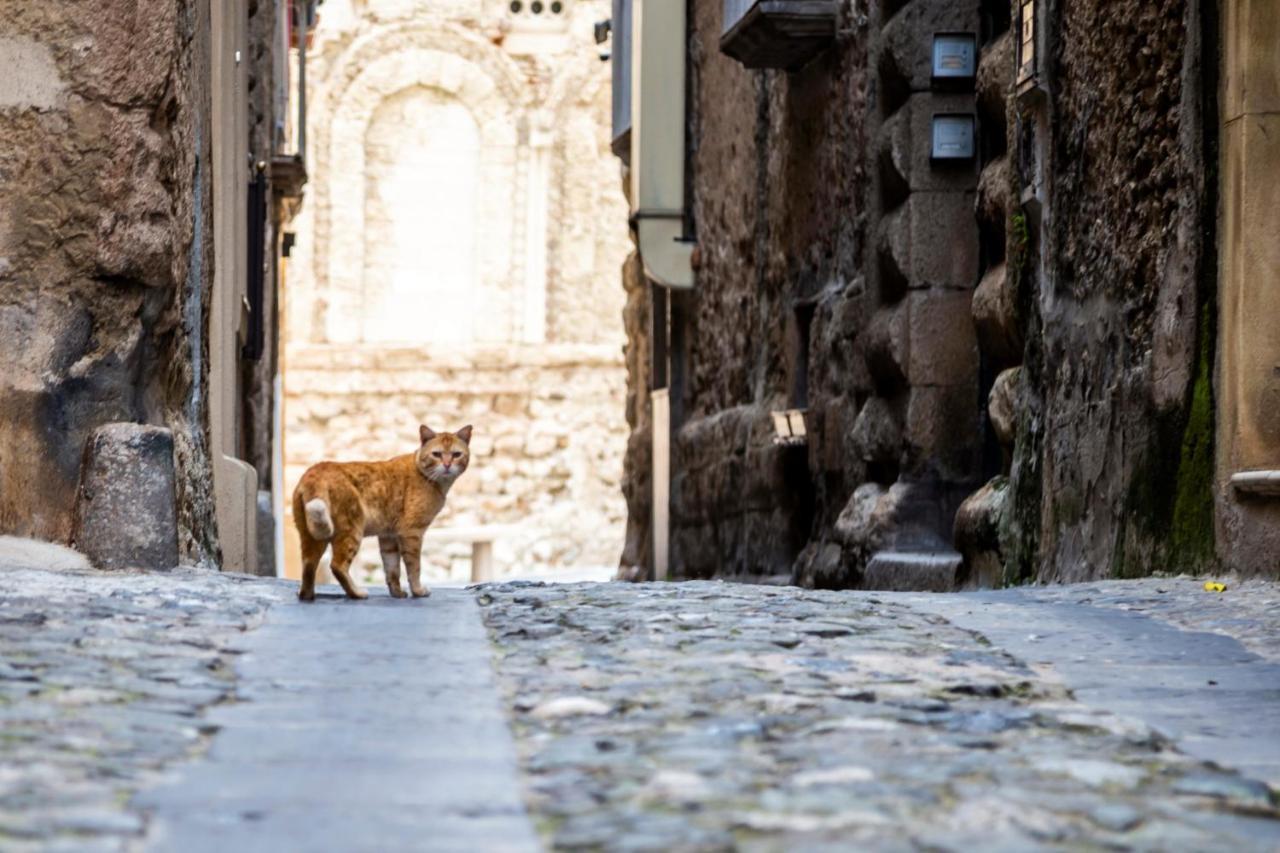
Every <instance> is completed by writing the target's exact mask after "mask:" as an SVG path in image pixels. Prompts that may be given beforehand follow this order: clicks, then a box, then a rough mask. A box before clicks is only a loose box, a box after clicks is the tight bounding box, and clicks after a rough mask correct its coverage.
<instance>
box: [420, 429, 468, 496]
mask: <svg viewBox="0 0 1280 853" xmlns="http://www.w3.org/2000/svg"><path fill="white" fill-rule="evenodd" d="M418 435H419V437H421V439H422V446H421V447H419V448H418V470H419V471H421V472H422V476H424V477H426V478H427V479H428V480H431V481H432V482H433V483H438V484H440V485H442V486H450V485H452V484H453V481H454V480H456V479H458V477H459V476H461V475H462V472H463V471H465V470H467V464H468V463H469V462H470V461H471V450H470V448H469V447H467V444H468V442H470V441H471V425H470V424H468V425H467V426H464V427H463V428H462V429H460V430H458V431H457V432H436V431H435V430H433V429H431V428H430V427H428V426H427V425H425V424H423V425H422V426H420V427H419V428H418Z"/></svg>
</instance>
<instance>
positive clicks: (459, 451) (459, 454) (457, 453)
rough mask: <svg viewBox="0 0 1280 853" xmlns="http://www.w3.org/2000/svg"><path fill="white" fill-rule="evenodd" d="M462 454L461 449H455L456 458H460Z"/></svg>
mask: <svg viewBox="0 0 1280 853" xmlns="http://www.w3.org/2000/svg"><path fill="white" fill-rule="evenodd" d="M461 455H462V451H461V450H455V451H453V458H454V459H457V458H458V457H459V456H461Z"/></svg>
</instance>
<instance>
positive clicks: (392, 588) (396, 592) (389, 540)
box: [378, 536, 405, 598]
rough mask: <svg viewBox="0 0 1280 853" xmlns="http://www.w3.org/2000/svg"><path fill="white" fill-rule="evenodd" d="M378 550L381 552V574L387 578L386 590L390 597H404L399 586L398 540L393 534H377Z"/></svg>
mask: <svg viewBox="0 0 1280 853" xmlns="http://www.w3.org/2000/svg"><path fill="white" fill-rule="evenodd" d="M378 551H379V552H381V554H382V574H383V575H385V576H386V578H387V592H389V593H391V597H392V598H404V597H405V592H404V590H403V589H401V588H400V540H399V539H397V538H396V537H395V536H379V537H378Z"/></svg>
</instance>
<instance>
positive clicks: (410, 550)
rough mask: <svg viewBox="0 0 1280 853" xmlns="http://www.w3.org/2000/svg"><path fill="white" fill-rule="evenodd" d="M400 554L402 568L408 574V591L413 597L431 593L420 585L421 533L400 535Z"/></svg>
mask: <svg viewBox="0 0 1280 853" xmlns="http://www.w3.org/2000/svg"><path fill="white" fill-rule="evenodd" d="M400 556H401V557H403V558H404V570H405V572H406V573H407V574H408V575H409V591H410V592H412V593H413V597H414V598H422V597H423V596H427V595H430V594H431V590H429V589H427V588H426V587H425V586H423V585H422V534H421V533H416V534H409V535H407V536H401V537H400Z"/></svg>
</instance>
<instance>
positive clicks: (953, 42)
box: [932, 33, 978, 89]
mask: <svg viewBox="0 0 1280 853" xmlns="http://www.w3.org/2000/svg"><path fill="white" fill-rule="evenodd" d="M977 56H978V48H977V39H976V38H974V35H973V33H935V34H934V36H933V66H932V67H933V71H932V85H933V88H935V89H952V88H968V87H970V86H972V85H973V79H974V77H975V76H976V74H977V68H978V60H977Z"/></svg>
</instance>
